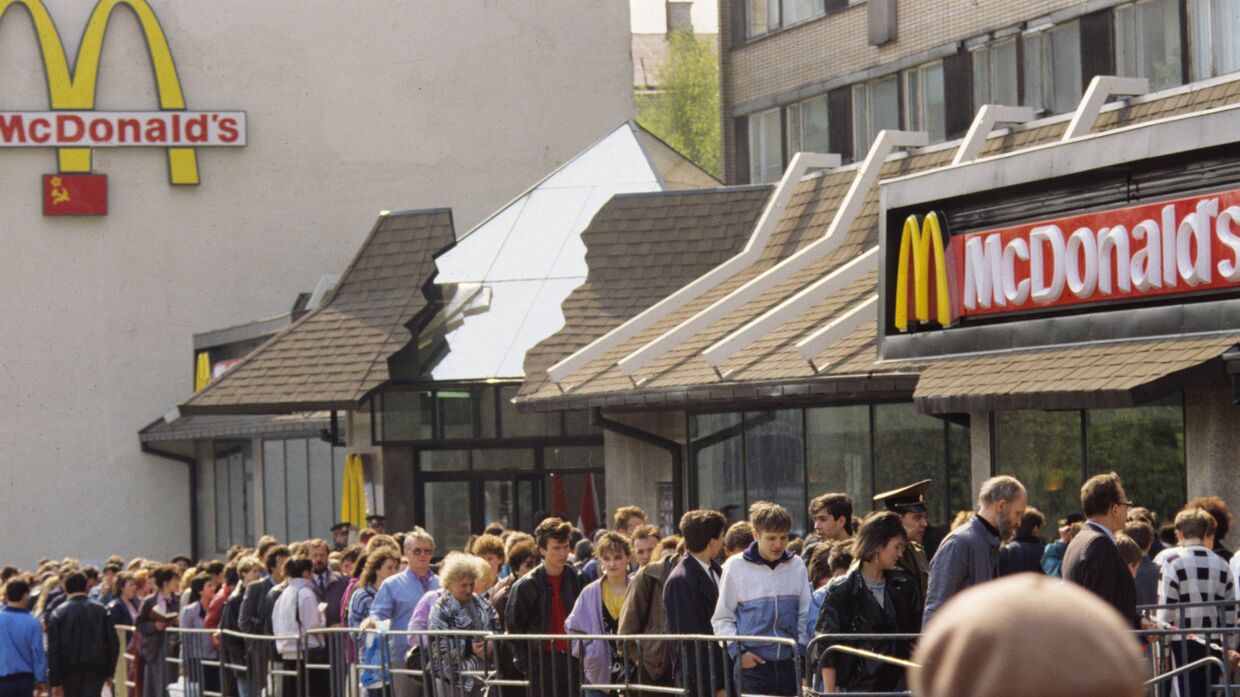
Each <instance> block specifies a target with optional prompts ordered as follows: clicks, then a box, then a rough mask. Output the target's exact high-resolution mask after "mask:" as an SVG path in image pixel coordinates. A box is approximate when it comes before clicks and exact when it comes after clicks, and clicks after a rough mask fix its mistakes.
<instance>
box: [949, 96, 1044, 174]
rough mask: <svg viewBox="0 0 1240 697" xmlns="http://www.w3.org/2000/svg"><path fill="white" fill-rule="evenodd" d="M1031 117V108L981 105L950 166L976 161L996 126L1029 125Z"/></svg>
mask: <svg viewBox="0 0 1240 697" xmlns="http://www.w3.org/2000/svg"><path fill="white" fill-rule="evenodd" d="M1033 116H1034V114H1033V107H1028V106H1003V105H1000V104H983V105H982V108H981V109H978V110H977V116H975V117H974V118H973V125H971V126H969V132H968V133H967V134H965V137H964V140H962V141H960V149H959V150H957V151H956V157H954V158H952V164H953V165H958V164H960V163H961V162H969V161H970V160H976V159H977V156H978V155H980V154H982V149H983V148H985V147H986V141H987V140H989V139H990V132H991V131H992V130H994V127H995V125H996V124H1001V123H1002V124H1015V123H1029V122H1030V121H1032V120H1033Z"/></svg>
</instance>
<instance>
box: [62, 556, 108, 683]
mask: <svg viewBox="0 0 1240 697" xmlns="http://www.w3.org/2000/svg"><path fill="white" fill-rule="evenodd" d="M86 591H87V587H86V575H85V574H83V573H81V572H75V573H73V574H70V575H69V578H67V579H65V593H66V594H67V598H66V599H65V601H64V602H63V603H61V605H60V606H59V607H57V608H56V610H55V612H53V613H51V615H50V616H49V617H48V619H47V669H48V682H49V683H50V684H51V686H52V687H54V688H55V687H59V688H62V689H63V690H64V696H65V697H79V696H80V697H98V696H99V695H100V694H101V693H102V692H103V686H104V683H105V682H107V683H110V682H111V676H112V672H113V669H114V668H115V666H116V658H117V655H118V653H119V651H120V640H119V639H118V638H117V635H116V628H115V627H113V625H112V621H111V619H109V617H108V611H107V608H105V607H104V606H102V605H100V604H99V603H97V602H95V601H93V600H90V599H89V598H87V597H86Z"/></svg>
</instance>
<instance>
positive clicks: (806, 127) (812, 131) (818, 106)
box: [784, 94, 831, 156]
mask: <svg viewBox="0 0 1240 697" xmlns="http://www.w3.org/2000/svg"><path fill="white" fill-rule="evenodd" d="M784 112H785V113H786V114H787V115H788V123H787V129H786V131H787V133H788V154H789V156H791V154H792V153H797V152H830V151H831V145H830V143H829V142H828V139H827V95H825V94H824V95H821V96H819V97H814V98H813V99H806V100H805V101H801V102H797V103H796V104H793V105H791V106H789V107H787V108H786V109H785V110H784Z"/></svg>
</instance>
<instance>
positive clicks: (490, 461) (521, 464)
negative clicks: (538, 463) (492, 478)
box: [470, 448, 534, 470]
mask: <svg viewBox="0 0 1240 697" xmlns="http://www.w3.org/2000/svg"><path fill="white" fill-rule="evenodd" d="M470 457H471V462H472V464H473V468H474V469H475V470H527V469H534V451H533V449H531V448H495V449H492V448H487V449H485V450H474V451H473V452H472V453H470Z"/></svg>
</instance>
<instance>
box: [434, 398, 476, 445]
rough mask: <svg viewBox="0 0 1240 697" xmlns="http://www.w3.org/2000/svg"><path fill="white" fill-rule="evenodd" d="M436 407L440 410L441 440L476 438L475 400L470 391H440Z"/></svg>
mask: <svg viewBox="0 0 1240 697" xmlns="http://www.w3.org/2000/svg"><path fill="white" fill-rule="evenodd" d="M435 405H436V407H437V408H438V410H439V429H440V434H439V437H440V438H444V439H453V438H473V437H474V399H473V395H472V394H471V393H470V391H469V390H438V391H436V392H435Z"/></svg>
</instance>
